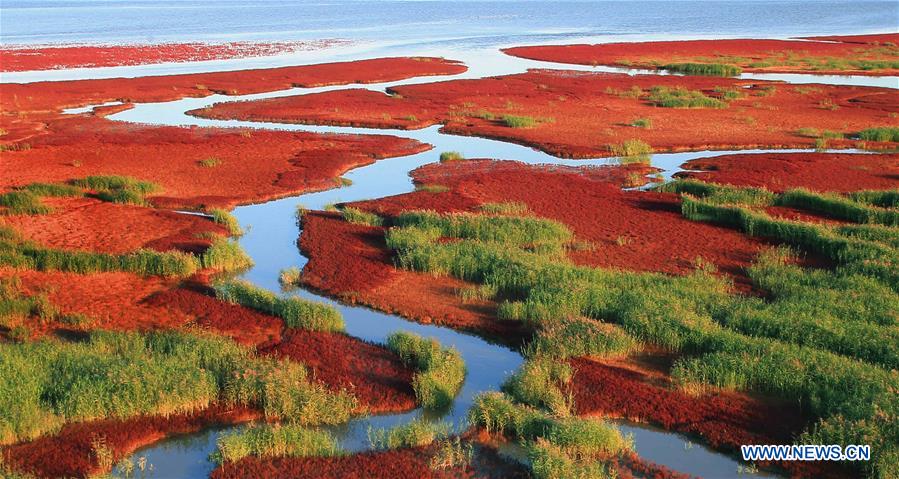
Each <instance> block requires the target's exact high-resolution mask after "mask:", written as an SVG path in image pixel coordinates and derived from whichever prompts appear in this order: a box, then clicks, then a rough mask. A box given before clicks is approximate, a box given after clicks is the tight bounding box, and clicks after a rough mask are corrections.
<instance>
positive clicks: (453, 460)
mask: <svg viewBox="0 0 899 479" xmlns="http://www.w3.org/2000/svg"><path fill="white" fill-rule="evenodd" d="M473 458H474V448H473V447H472V445H471V444H470V443H465V444H463V443H462V439H461V438H459V436H456V437H453V438H446V439H442V440H440V441H439V443H438V445H437V451H436V452H435V453H434V457H432V458H431V462H430V464H429V465H430V466H431V469H435V470H443V469H450V468H462V469H466V468H468V467H469V466H470V465H471V461H472V459H473Z"/></svg>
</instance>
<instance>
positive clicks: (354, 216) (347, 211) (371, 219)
mask: <svg viewBox="0 0 899 479" xmlns="http://www.w3.org/2000/svg"><path fill="white" fill-rule="evenodd" d="M340 214H341V215H343V219H345V220H346V221H347V222H349V223H353V224H354V225H366V226H383V225H384V218H381V217H380V216H378V215H376V214H374V213H369V212H368V211H362V210H360V209H358V208H352V207H346V208H343V209H342V210H340Z"/></svg>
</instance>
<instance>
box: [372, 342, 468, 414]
mask: <svg viewBox="0 0 899 479" xmlns="http://www.w3.org/2000/svg"><path fill="white" fill-rule="evenodd" d="M387 348H388V349H390V350H391V351H393V352H394V353H396V354H397V355H398V356H399V357H400V359H402V361H403V363H405V364H406V365H408V366H410V367H412V368H413V369H415V370H416V371H417V372H416V373H415V375H414V377H413V378H412V388H413V389H414V390H415V397H416V399H418V402H419V404H421V405H422V406H424V407H426V408H429V409H439V408H443V407H446V406H448V405H449V404H450V403H452V401H453V398H454V397H455V396H456V394H458V392H459V390H460V389H461V388H462V383H463V382H464V381H465V363H464V362H463V361H462V356H461V355H460V354H459V352H458V351H456V349H455V348H444V347H441V346H440V343H439V342H437V340H436V339H433V338H431V339H425V338H422V337H421V336H418V335H415V334H412V333H406V332H397V333H394V334H391V335H390V336H389V337H388V338H387Z"/></svg>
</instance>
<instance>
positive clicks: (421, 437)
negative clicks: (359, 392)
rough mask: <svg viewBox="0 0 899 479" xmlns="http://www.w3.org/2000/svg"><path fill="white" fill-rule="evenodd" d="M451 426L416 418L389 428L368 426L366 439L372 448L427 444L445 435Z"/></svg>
mask: <svg viewBox="0 0 899 479" xmlns="http://www.w3.org/2000/svg"><path fill="white" fill-rule="evenodd" d="M451 431H452V427H451V426H450V424H449V423H446V422H435V421H429V420H427V419H423V418H418V419H414V420H412V421H409V422H408V423H406V424H401V425H399V426H396V427H393V428H390V429H381V428H377V429H375V428H371V427H370V428H369V429H368V441H369V443H370V444H371V446H372V448H374V449H381V450H387V449H398V448H403V447H419V446H428V445H430V444H433V443H434V441H438V440H440V439H443V438H445V437H447V436H448V435H449V434H450V432H451Z"/></svg>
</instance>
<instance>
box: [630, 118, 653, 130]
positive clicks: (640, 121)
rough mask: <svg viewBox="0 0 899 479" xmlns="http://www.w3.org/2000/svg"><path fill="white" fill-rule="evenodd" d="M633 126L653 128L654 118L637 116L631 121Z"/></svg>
mask: <svg viewBox="0 0 899 479" xmlns="http://www.w3.org/2000/svg"><path fill="white" fill-rule="evenodd" d="M631 126H632V127H634V128H643V129H646V130H651V129H652V120H651V119H649V118H637V119H635V120H634V121H632V122H631Z"/></svg>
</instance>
